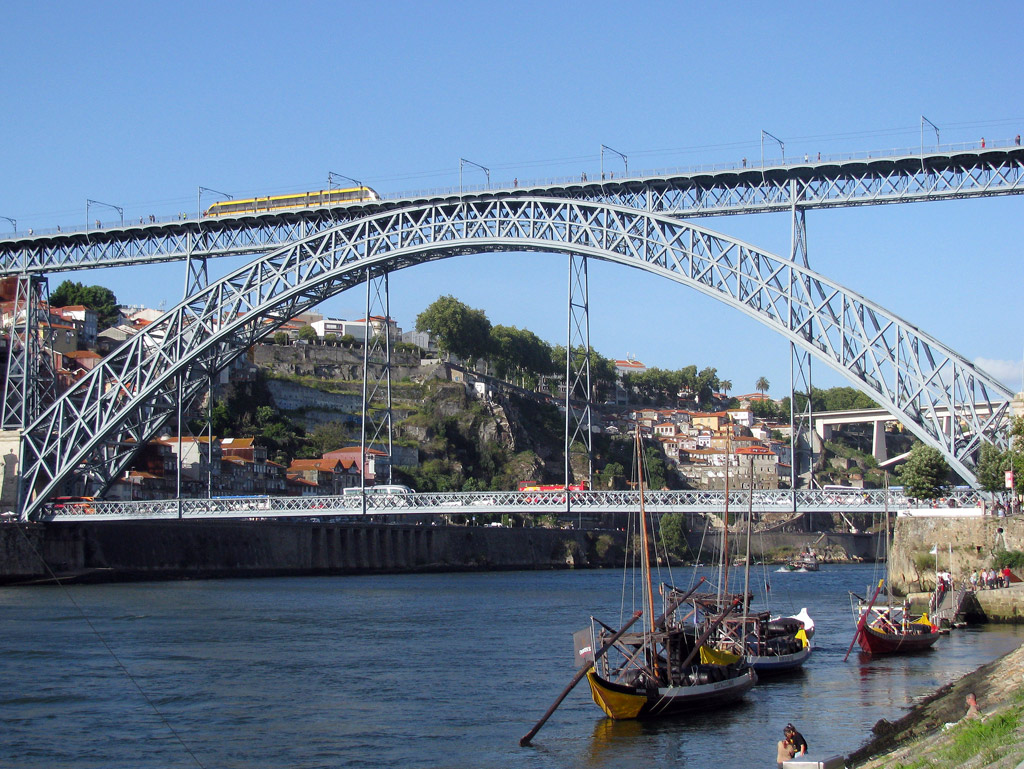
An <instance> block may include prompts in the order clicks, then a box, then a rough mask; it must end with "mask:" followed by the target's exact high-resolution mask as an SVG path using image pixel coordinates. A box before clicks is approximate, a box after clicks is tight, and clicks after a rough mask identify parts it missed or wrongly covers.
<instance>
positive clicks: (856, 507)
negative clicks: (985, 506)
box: [39, 489, 985, 521]
mask: <svg viewBox="0 0 1024 769" xmlns="http://www.w3.org/2000/svg"><path fill="white" fill-rule="evenodd" d="M984 498H985V495H984V494H982V493H980V492H977V491H974V490H957V491H953V492H951V493H950V494H949V495H948V496H947V497H944V498H943V499H941V500H939V501H936V502H928V503H924V502H922V503H915V502H914V501H913V500H909V499H907V498H906V497H905V496H904V495H903V493H902V492H899V491H895V492H894V491H890V493H889V499H888V505H886V500H885V492H884V491H883V490H880V489H866V490H863V491H861V490H856V491H846V490H838V491H837V490H829V489H813V490H803V489H801V490H797V491H796V492H793V491H789V490H756V489H755V490H754V492H753V499H751V492H750V491H747V490H742V489H741V490H734V491H730V492H729V500H728V502H729V509H730V511H731V512H733V513H735V514H742V513H743V512H745V511H746V510H747V509H748V507H752V508H753V510H754V511H755V512H757V513H758V514H759V515H761V516H762V517H763V516H764V515H771V514H792V513H794V512H820V513H828V512H854V513H857V512H860V513H876V512H881V511H882V510H884V509H885V508H886V507H887V506H888V508H889V509H890V510H891V511H893V512H894V513H895V512H898V511H910V513H911V514H916V515H927V514H929V513H928V511H939V512H938V513H936V514H945V515H949V514H961V515H963V514H970V515H978V514H979V512H980V508H979V503H980V502H982V501H983V500H984ZM644 500H645V506H646V508H647V509H648V510H649V511H651V512H653V513H672V512H679V513H704V514H708V513H713V514H719V515H720V514H722V513H724V511H725V505H726V499H725V492H724V491H695V490H689V491H647V492H645V494H644ZM365 503H366V504H365V510H366V513H367V514H368V515H387V516H399V517H406V516H438V515H443V516H453V515H466V516H474V515H487V514H508V513H519V514H560V513H566V512H569V513H572V514H576V513H587V512H592V513H625V512H631V511H633V510H636V509H638V505H639V494H638V492H636V491H570V492H568V494H566V492H564V491H549V492H531V491H477V492H450V493H421V494H394V495H380V494H367V495H366V499H365ZM363 509H364V507H363V498H362V497H361V496H359V495H353V496H320V497H269V496H265V497H222V498H217V497H214V498H212V499H181V500H177V499H164V500H144V501H134V502H120V501H101V500H90V501H80V502H62V503H60V504H50V505H47V506H45V507H44V508H43V510H42V513H41V515H40V517H39V519H40V520H44V521H68V520H86V519H88V520H160V519H175V518H183V519H184V518H189V519H199V518H252V519H261V518H288V517H302V518H321V519H323V518H334V517H342V518H350V517H356V518H357V517H360V516H362V515H363ZM958 511H960V512H958Z"/></svg>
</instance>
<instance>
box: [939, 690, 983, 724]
mask: <svg viewBox="0 0 1024 769" xmlns="http://www.w3.org/2000/svg"><path fill="white" fill-rule="evenodd" d="M964 702H965V704H966V705H967V712H966V713H964V717H963V718H961V719H960V720H959V721H950V722H949V723H947V724H944V725H943V727H942V731H946V730H947V729H952V728H953V727H954V726H956V725H957V724H962V723H963V722H964V721H984V720H985V714H984V713H982V712H981V708H979V707H978V698H977V697H975V696H974V692H968V693H967V696H966V697H964Z"/></svg>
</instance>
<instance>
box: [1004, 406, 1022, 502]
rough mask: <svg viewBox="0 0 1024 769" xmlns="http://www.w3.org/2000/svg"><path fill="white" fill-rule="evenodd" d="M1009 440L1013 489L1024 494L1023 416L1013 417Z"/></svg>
mask: <svg viewBox="0 0 1024 769" xmlns="http://www.w3.org/2000/svg"><path fill="white" fill-rule="evenodd" d="M1010 440H1011V441H1012V444H1011V448H1010V450H1009V451H1008V452H1007V453H1008V454H1009V459H1010V464H1011V465H1012V469H1013V477H1014V491H1015V492H1016V493H1017V494H1018V495H1020V494H1024V417H1015V418H1014V420H1013V422H1012V423H1011V424H1010ZM1007 469H1010V468H1007Z"/></svg>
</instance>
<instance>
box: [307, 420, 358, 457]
mask: <svg viewBox="0 0 1024 769" xmlns="http://www.w3.org/2000/svg"><path fill="white" fill-rule="evenodd" d="M308 438H309V441H310V443H311V444H312V447H313V450H314V451H315V452H316V456H318V457H319V456H323V455H324V454H326V453H327V452H328V451H335V450H336V449H341V448H344V447H345V446H346V444H348V443H349V440H350V438H351V436H350V435H349V431H348V428H347V427H346V426H345V425H344V424H342V423H341V422H325V423H323V424H319V425H317V426H316V427H314V428H313V432H311V433H310V434H309V436H308Z"/></svg>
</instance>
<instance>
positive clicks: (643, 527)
mask: <svg viewBox="0 0 1024 769" xmlns="http://www.w3.org/2000/svg"><path fill="white" fill-rule="evenodd" d="M643 449H644V445H643V441H642V440H641V439H640V425H639V423H637V425H636V480H637V488H638V489H640V543H641V546H642V547H643V555H642V558H641V564H642V567H641V568H642V569H643V579H644V589H645V590H646V597H647V626H648V629H649V630H650V632H651V633H652V634H653V633H654V589H653V587H652V586H651V553H650V548H649V546H648V542H647V510H646V508H645V507H644V453H643Z"/></svg>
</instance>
